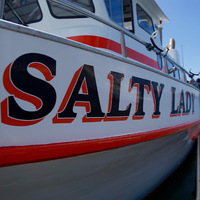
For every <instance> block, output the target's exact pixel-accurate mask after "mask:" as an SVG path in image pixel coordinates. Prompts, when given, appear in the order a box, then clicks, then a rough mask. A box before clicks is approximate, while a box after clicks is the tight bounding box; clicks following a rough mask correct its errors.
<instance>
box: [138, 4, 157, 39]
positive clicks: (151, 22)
mask: <svg viewBox="0 0 200 200" xmlns="http://www.w3.org/2000/svg"><path fill="white" fill-rule="evenodd" d="M138 7H139V8H140V9H142V11H143V12H144V13H145V14H146V15H147V16H148V17H149V19H150V21H151V24H152V28H153V32H154V31H155V27H154V23H153V19H152V17H151V16H150V15H149V14H148V13H147V12H146V11H145V10H144V9H143V8H142V7H141V6H140V5H139V4H138V3H137V4H136V11H137V22H138V25H139V27H140V28H142V29H143V30H144V31H145V32H147V33H148V34H149V35H151V34H152V33H153V32H152V33H150V32H148V30H147V29H145V28H144V27H142V26H141V25H140V23H139V21H138V16H139V15H138Z"/></svg>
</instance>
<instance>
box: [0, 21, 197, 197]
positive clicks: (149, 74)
mask: <svg viewBox="0 0 200 200" xmlns="http://www.w3.org/2000/svg"><path fill="white" fill-rule="evenodd" d="M0 27H1V28H0V32H1V39H0V46H1V47H3V48H4V51H2V52H1V59H0V62H1V68H0V74H1V77H0V81H1V84H0V91H1V94H0V103H1V124H0V130H1V131H0V177H1V178H0V194H1V195H0V196H1V198H2V199H12V200H14V199H16V200H17V199H20V200H21V199H34V200H35V199H66V198H67V199H70V200H71V199H87V200H88V199H104V200H105V199H109V200H110V199H115V200H116V199H123V200H125V199H139V198H142V197H144V196H145V195H147V194H148V193H149V192H151V191H152V190H153V189H154V188H155V187H156V186H157V185H159V184H160V183H161V182H162V181H163V180H164V179H165V178H166V177H167V176H168V175H169V174H170V173H171V172H172V171H173V170H174V169H176V168H177V167H178V166H179V164H180V163H181V162H182V161H183V159H184V158H185V156H186V155H187V154H188V152H189V150H190V149H191V147H192V144H193V140H194V139H195V138H196V137H197V135H198V133H199V118H200V117H199V116H200V113H199V100H200V98H199V90H197V89H196V88H195V87H193V86H191V85H189V84H187V83H183V82H181V81H179V80H176V79H175V78H172V77H169V76H168V75H167V74H165V73H163V72H160V71H158V70H155V69H153V68H151V67H148V66H146V65H144V64H141V63H138V62H135V61H133V60H131V59H126V58H123V57H121V56H116V55H113V54H109V53H105V52H103V51H101V50H97V49H94V48H92V47H87V46H85V45H81V44H78V43H75V42H72V41H69V40H66V39H64V38H59V37H56V36H53V35H49V34H46V33H41V32H38V31H35V30H31V29H30V30H29V29H27V28H24V27H21V26H17V25H14V24H9V23H5V22H4V21H1V22H0ZM22 44H26V45H23V46H22ZM19 47H21V48H19ZM33 55H34V56H36V57H37V56H38V55H39V57H44V56H48V58H49V59H50V60H51V59H53V60H54V61H56V62H55V63H56V73H52V74H50V73H49V71H45V70H44V71H42V70H41V68H44V63H42V61H41V63H40V64H42V66H41V65H40V67H41V68H40V67H38V66H32V67H30V66H31V65H28V64H31V63H34V62H35V63H37V62H38V60H32V61H29V59H28V58H30V57H31V59H32V58H33V57H32V56H33ZM74 56H75V57H74ZM34 58H35V57H34ZM37 58H38V57H37ZM45 58H46V57H45ZM47 60H48V59H46V60H45V61H44V62H46V61H47ZM20 61H21V62H20ZM22 61H23V62H28V64H27V65H28V67H27V68H28V69H23V70H25V71H26V70H27V71H26V74H25V75H27V76H28V77H29V78H30V79H28V80H27V81H28V83H29V81H30V80H33V84H30V85H29V84H27V85H28V87H29V86H30V88H34V89H35V90H34V91H36V93H34V92H33V89H30V88H29V89H30V90H29V91H24V90H23V89H22V88H23V87H25V88H26V87H27V85H23V84H24V82H23V81H24V80H25V79H26V78H27V77H26V76H25V77H22V78H21V79H20V80H18V79H17V81H16V80H15V77H16V76H15V73H18V72H20V73H19V74H21V73H22V72H24V71H23V70H21V68H20V67H21V66H22V63H23V62H22ZM10 63H11V64H10ZM55 63H54V64H55ZM46 65H47V66H48V63H47V64H46ZM81 66H82V67H81ZM15 68H20V69H19V71H17V70H15ZM30 68H34V70H35V71H34V70H33V71H31V70H32V69H30ZM88 69H90V71H89V72H88V71H87V70H88ZM20 70H21V71H20ZM84 70H85V71H84ZM22 74H23V73H22ZM30 74H31V76H30ZM91 74H92V75H93V76H90V75H91ZM116 74H117V75H120V76H121V78H120V79H119V78H118V79H117V76H116V77H115V75H116ZM43 75H44V76H43ZM44 77H45V78H46V79H45V78H44ZM81 77H82V79H81ZM113 77H115V78H116V79H117V80H118V83H117V81H116V82H115V81H114V78H113ZM36 78H37V81H36ZM49 78H50V79H49ZM38 79H39V80H42V85H43V86H44V88H46V87H47V85H48V86H49V87H50V88H51V90H50V91H51V92H52V91H55V93H54V92H53V93H51V92H47V91H46V90H45V89H44V88H42V87H41V88H40V87H36V88H35V87H34V83H36V82H37V83H38ZM91 80H92V83H93V84H89V83H91ZM138 80H140V81H138ZM79 81H82V82H81V84H80V83H79ZM134 81H135V84H134ZM143 81H145V84H146V85H145V84H144V85H143V83H144V82H143ZM15 83H16V84H15ZM21 83H23V84H22V88H20V87H21V86H20V84H21ZM44 83H45V84H44ZM78 84H79V88H78V89H79V90H77V88H76V87H78ZM117 84H120V87H119V85H118V87H116V86H117ZM91 85H92V86H91ZM139 85H142V86H143V87H141V88H142V89H141V90H142V91H140V93H139V92H138V91H139V90H140V89H139ZM52 88H53V89H52ZM113 88H115V89H113ZM119 88H120V89H119ZM90 89H91V90H92V91H94V89H96V90H95V92H96V93H95V95H96V96H95V98H96V99H95V100H94V99H93V95H94V93H90ZM40 90H41V91H42V92H40ZM38 91H39V93H37V92H38ZM74 91H75V92H76V93H75V92H74ZM77 91H78V92H77ZM116 91H117V92H116ZM161 91H162V92H161ZM21 92H22V93H23V95H21ZM31 92H33V93H34V94H35V95H34V94H33V93H31ZM25 93H26V94H25ZM27 93H28V95H27ZM42 93H45V94H46V95H48V97H49V98H51V100H52V98H53V100H55V102H54V101H48V98H47V99H45V97H44V96H45V95H44V96H43V94H42ZM75 94H76V96H75ZM115 95H116V96H117V97H116V96H115ZM118 95H119V96H118ZM24 96H25V97H24ZM52 96H53V97H52ZM113 96H115V97H113ZM35 97H37V98H35ZM54 97H55V98H54ZM85 97H86V100H85V99H84V98H85ZM76 98H77V99H76ZM13 99H14V100H15V104H12V103H13ZM38 99H39V101H38ZM74 99H75V100H74ZM96 100H98V101H96ZM73 101H74V104H73V105H72V106H71V107H70V105H69V102H73ZM49 102H50V103H51V104H52V105H51V107H50V108H49V107H48V109H49V110H48V112H47V111H46V110H45V109H46V108H45V109H44V106H49V105H48V104H50V103H49ZM186 102H187V104H185V103H186ZM118 103H119V105H117V104H118ZM13 105H14V107H15V108H17V109H18V110H19V111H20V112H24V113H25V114H26V115H25V116H27V118H26V119H22V118H20V116H19V113H20V112H15V111H16V110H15V109H13V107H12V106H13ZM96 106H97V107H98V109H99V108H101V112H100V109H99V110H98V109H97V107H96ZM68 107H69V108H68ZM66 108H68V109H66ZM178 108H179V109H178ZM42 109H44V110H45V112H46V113H45V114H44V113H41V112H40V111H41V110H42ZM69 110H71V113H69ZM97 110H98V112H97ZM64 111H65V112H64ZM38 113H39V114H38ZM32 114H33V115H34V116H33V117H32ZM37 115H39V117H37ZM91 115H92V117H91ZM31 117H32V118H31Z"/></svg>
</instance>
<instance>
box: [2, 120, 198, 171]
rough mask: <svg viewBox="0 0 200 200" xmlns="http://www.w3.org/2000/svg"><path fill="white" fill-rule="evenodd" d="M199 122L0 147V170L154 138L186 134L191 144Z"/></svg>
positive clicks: (196, 133) (196, 134)
mask: <svg viewBox="0 0 200 200" xmlns="http://www.w3.org/2000/svg"><path fill="white" fill-rule="evenodd" d="M199 123H200V121H199V120H197V121H193V122H190V123H184V124H181V125H177V126H173V127H169V128H162V129H159V130H154V131H147V132H143V133H136V134H129V135H124V136H116V137H109V138H103V139H93V140H84V141H75V142H63V143H54V144H44V145H30V146H16V147H1V148H0V167H5V166H11V165H17V164H25V163H32V162H40V161H47V160H53V159H60V158H67V157H72V156H78V155H83V154H88V153H94V152H99V151H104V150H109V149H114V148H119V147H124V146H127V145H132V144H136V143H141V142H145V141H149V140H153V139H156V138H160V137H164V136H167V135H171V134H174V133H176V132H179V131H183V130H187V131H188V134H189V136H190V138H191V140H194V139H196V138H197V136H198V134H199V132H200V125H199Z"/></svg>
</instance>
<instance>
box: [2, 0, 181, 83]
mask: <svg viewBox="0 0 200 200" xmlns="http://www.w3.org/2000/svg"><path fill="white" fill-rule="evenodd" d="M0 18H2V19H4V20H7V21H10V22H14V23H18V24H21V25H23V26H27V27H30V28H34V29H38V30H42V31H44V32H48V33H51V34H54V35H58V36H61V37H65V38H68V39H71V40H74V41H76V42H80V43H83V44H86V45H89V46H93V47H95V48H99V49H102V50H104V51H106V52H109V53H114V54H117V55H121V56H123V57H126V58H128V59H134V60H135V61H137V62H139V63H142V64H144V65H146V66H149V67H153V68H155V69H157V70H159V71H162V72H164V73H169V74H170V76H173V77H175V78H177V79H180V80H185V73H184V70H183V69H181V68H180V67H178V66H174V65H175V64H174V63H173V62H171V61H170V60H165V61H164V59H163V57H162V56H161V53H160V50H162V21H163V20H165V21H169V19H168V18H167V17H166V15H165V14H164V13H163V12H162V10H161V9H160V8H159V6H158V5H157V3H156V2H155V1H154V0H102V1H99V0H68V1H66V0H1V2H0ZM152 41H153V43H154V44H155V45H156V48H155V47H153V45H152ZM154 49H156V51H153V50H154ZM176 61H177V60H176ZM174 69H175V70H174Z"/></svg>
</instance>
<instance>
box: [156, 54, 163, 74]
mask: <svg viewBox="0 0 200 200" xmlns="http://www.w3.org/2000/svg"><path fill="white" fill-rule="evenodd" d="M157 62H158V67H159V69H160V70H161V69H162V67H163V64H162V56H161V54H160V53H158V54H157Z"/></svg>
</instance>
